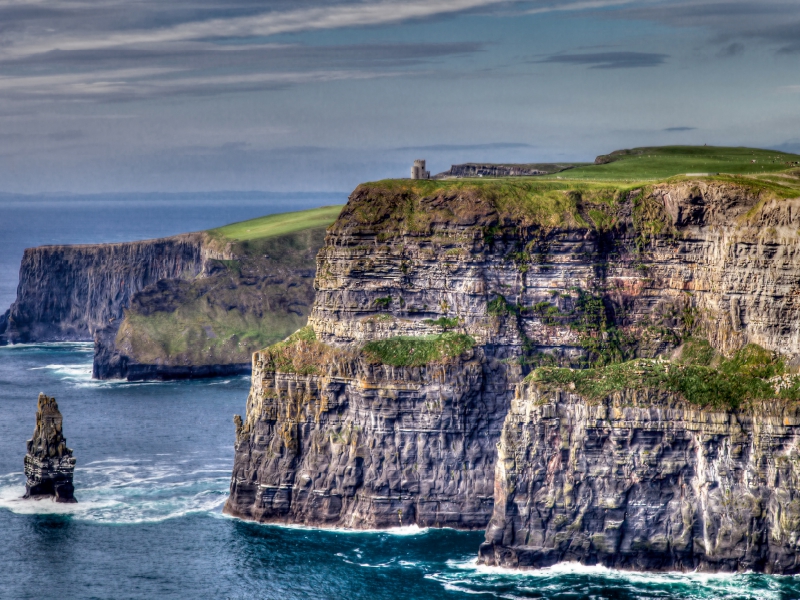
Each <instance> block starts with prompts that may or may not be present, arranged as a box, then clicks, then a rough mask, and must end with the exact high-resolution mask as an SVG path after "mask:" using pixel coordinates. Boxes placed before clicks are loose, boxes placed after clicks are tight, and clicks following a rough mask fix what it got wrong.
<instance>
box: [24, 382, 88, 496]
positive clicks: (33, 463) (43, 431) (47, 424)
mask: <svg viewBox="0 0 800 600" xmlns="http://www.w3.org/2000/svg"><path fill="white" fill-rule="evenodd" d="M61 422H62V416H61V412H60V411H59V410H58V404H57V403H56V399H55V398H49V397H48V396H46V395H44V394H39V404H38V407H37V409H36V429H34V430H33V437H32V438H31V439H29V440H28V453H27V454H26V455H25V476H26V477H27V482H26V484H25V498H36V499H40V498H45V497H51V498H52V499H53V500H54V501H55V502H77V500H75V497H74V495H73V494H74V492H75V488H74V487H73V486H72V475H73V472H74V471H75V458H74V457H73V456H72V450H71V449H70V448H67V440H66V439H65V438H64V434H63V432H62V427H61Z"/></svg>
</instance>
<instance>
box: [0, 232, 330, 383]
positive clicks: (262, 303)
mask: <svg viewBox="0 0 800 600" xmlns="http://www.w3.org/2000/svg"><path fill="white" fill-rule="evenodd" d="M324 232H325V230H324V228H323V227H315V228H310V229H306V230H301V231H299V232H295V233H290V234H285V235H281V236H275V237H271V238H268V239H264V240H252V241H248V242H244V243H239V242H234V241H231V240H226V239H224V238H221V237H220V236H213V235H210V234H209V233H193V234H185V235H179V236H174V237H170V238H164V239H157V240H146V241H141V242H130V243H119V244H97V245H76V246H42V247H39V248H30V249H27V250H26V251H25V254H24V256H23V260H22V265H21V268H20V283H19V287H18V289H17V299H16V301H15V302H14V304H13V305H12V306H11V308H10V309H9V310H8V311H6V313H5V314H4V315H0V344H6V343H12V344H16V343H34V342H54V341H93V342H94V345H95V348H94V361H93V370H92V374H93V377H95V378H97V379H128V380H145V379H187V378H196V377H210V376H222V375H233V374H244V373H249V372H250V369H251V363H250V355H251V353H252V352H253V350H255V349H257V348H260V347H262V346H264V345H266V344H269V343H272V342H274V341H277V340H280V339H281V338H283V337H285V336H286V335H288V334H289V333H291V332H292V331H294V330H295V329H297V328H299V327H302V326H303V324H304V323H305V321H306V318H307V316H308V314H309V312H310V310H311V303H312V302H313V298H314V289H313V277H314V266H315V255H316V253H317V251H318V250H319V248H320V247H321V246H322V243H323V237H324Z"/></svg>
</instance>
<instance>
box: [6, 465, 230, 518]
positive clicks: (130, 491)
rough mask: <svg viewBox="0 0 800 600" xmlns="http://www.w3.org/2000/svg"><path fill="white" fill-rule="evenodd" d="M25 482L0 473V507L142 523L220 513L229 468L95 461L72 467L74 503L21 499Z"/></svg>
mask: <svg viewBox="0 0 800 600" xmlns="http://www.w3.org/2000/svg"><path fill="white" fill-rule="evenodd" d="M210 462H211V463H212V464H214V463H217V462H218V463H219V464H222V463H223V462H229V461H227V460H226V461H223V460H222V459H219V460H212V461H210ZM214 466H216V465H214ZM24 483H25V478H24V475H23V474H21V473H10V474H8V475H5V476H2V477H0V509H3V508H4V509H6V510H9V511H11V512H13V513H17V514H63V515H70V516H71V517H72V518H74V519H79V520H85V521H94V522H100V523H109V524H129V523H146V522H158V521H164V520H166V519H173V518H177V517H182V516H185V515H188V514H193V513H207V514H216V513H219V512H220V509H221V508H222V504H223V503H224V501H225V498H226V497H227V495H228V486H229V484H230V470H224V469H216V468H215V469H197V468H194V469H186V465H185V464H181V463H174V462H171V463H154V462H153V461H148V460H139V461H131V460H127V459H120V458H108V459H105V460H100V461H94V462H92V463H89V464H88V465H86V466H85V467H81V468H78V469H76V470H75V488H76V489H75V497H76V498H77V500H78V502H77V504H60V503H55V502H53V501H51V500H48V499H44V500H23V499H22V495H23V494H24V492H25V485H24Z"/></svg>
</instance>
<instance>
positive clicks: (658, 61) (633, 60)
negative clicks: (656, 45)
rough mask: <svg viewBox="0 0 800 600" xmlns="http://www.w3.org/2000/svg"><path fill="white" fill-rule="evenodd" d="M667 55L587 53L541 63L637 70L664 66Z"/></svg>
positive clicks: (553, 57) (559, 55) (650, 53)
mask: <svg viewBox="0 0 800 600" xmlns="http://www.w3.org/2000/svg"><path fill="white" fill-rule="evenodd" d="M667 58H668V55H666V54H657V53H654V52H586V53H581V54H554V55H552V56H548V57H547V58H545V59H544V60H540V61H537V62H541V63H559V64H568V65H590V68H591V69H635V68H640V67H657V66H659V65H662V64H664V61H665V60H666V59H667Z"/></svg>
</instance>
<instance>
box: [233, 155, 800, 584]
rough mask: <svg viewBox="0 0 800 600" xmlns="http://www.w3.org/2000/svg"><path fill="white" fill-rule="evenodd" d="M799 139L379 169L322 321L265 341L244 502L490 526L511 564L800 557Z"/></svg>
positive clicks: (245, 456) (487, 553) (787, 567)
mask: <svg viewBox="0 0 800 600" xmlns="http://www.w3.org/2000/svg"><path fill="white" fill-rule="evenodd" d="M798 159H800V157H797V156H794V155H787V154H781V153H777V152H772V151H761V150H752V149H746V148H712V147H701V148H694V147H667V148H639V149H634V150H627V151H619V152H615V153H612V154H609V155H605V156H604V157H602V160H598V161H597V162H596V164H593V165H588V166H575V167H574V168H571V169H568V170H564V171H560V172H558V173H555V174H551V175H547V174H545V175H536V176H530V177H500V178H487V177H484V178H480V179H447V180H433V181H431V180H429V181H400V180H389V181H380V182H374V183H368V184H363V185H361V186H359V187H358V188H357V189H356V190H355V191H354V192H353V194H352V195H351V196H350V199H349V202H348V204H347V205H346V206H345V208H344V209H343V210H342V212H341V214H340V215H339V218H338V220H337V221H336V223H335V224H334V225H333V226H332V227H330V228H329V229H328V232H327V236H326V239H325V246H324V247H323V248H322V250H321V251H320V253H319V255H318V258H317V272H316V280H315V289H316V297H315V300H314V305H313V308H312V310H311V315H310V318H309V321H308V326H307V327H305V328H303V329H301V330H299V331H298V332H296V333H295V334H293V335H292V336H290V337H289V338H287V339H286V340H284V341H282V342H280V343H278V344H275V345H272V346H270V347H267V348H265V349H263V350H261V351H259V352H257V353H255V355H254V358H253V380H252V387H251V391H250V395H249V397H248V399H247V405H246V412H245V415H244V418H242V419H241V420H238V421H237V427H236V445H235V447H236V455H235V462H234V469H233V476H232V480H231V495H230V498H229V499H228V502H227V503H226V506H225V511H226V512H227V513H229V514H231V515H235V516H239V517H242V518H246V519H253V520H257V521H261V522H274V523H300V524H306V525H323V526H338V527H348V528H385V527H395V526H406V525H419V526H422V527H425V526H448V527H455V528H461V529H483V528H487V526H488V530H487V539H486V543H485V544H484V546H483V547H482V548H481V551H480V560H481V561H482V562H484V563H486V564H497V565H503V566H513V567H536V566H542V565H547V564H553V563H555V562H558V561H561V560H572V561H580V562H583V563H585V564H604V565H608V566H614V567H622V568H637V569H638V568H642V569H659V570H670V569H678V570H693V569H701V570H707V571H745V570H759V571H769V572H774V573H794V572H797V571H798V570H800V565H799V564H798V563H797V561H796V553H797V532H798V530H800V527H798V524H797V523H798V522H800V521H798V520H797V514H800V513H798V511H797V508H796V507H797V505H798V502H800V500H798V498H800V481H799V480H798V477H797V472H796V470H795V462H796V459H797V456H798V451H800V446H799V443H800V438H798V433H800V431H798V429H797V425H796V424H797V420H796V414H798V408H800V396H799V395H798V394H797V393H796V390H797V389H800V384H799V383H798V382H797V381H796V379H795V377H796V375H795V374H796V372H797V365H798V364H800V336H798V335H797V328H798V323H800V305H798V304H797V302H796V298H797V297H798V293H800V288H798V279H797V276H796V274H797V272H798V271H799V270H800V259H799V258H798V256H800V237H798V235H797V231H798V228H800V208H799V207H800V177H798V173H797V172H796V169H797V164H798ZM765 167H766V168H765Z"/></svg>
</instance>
